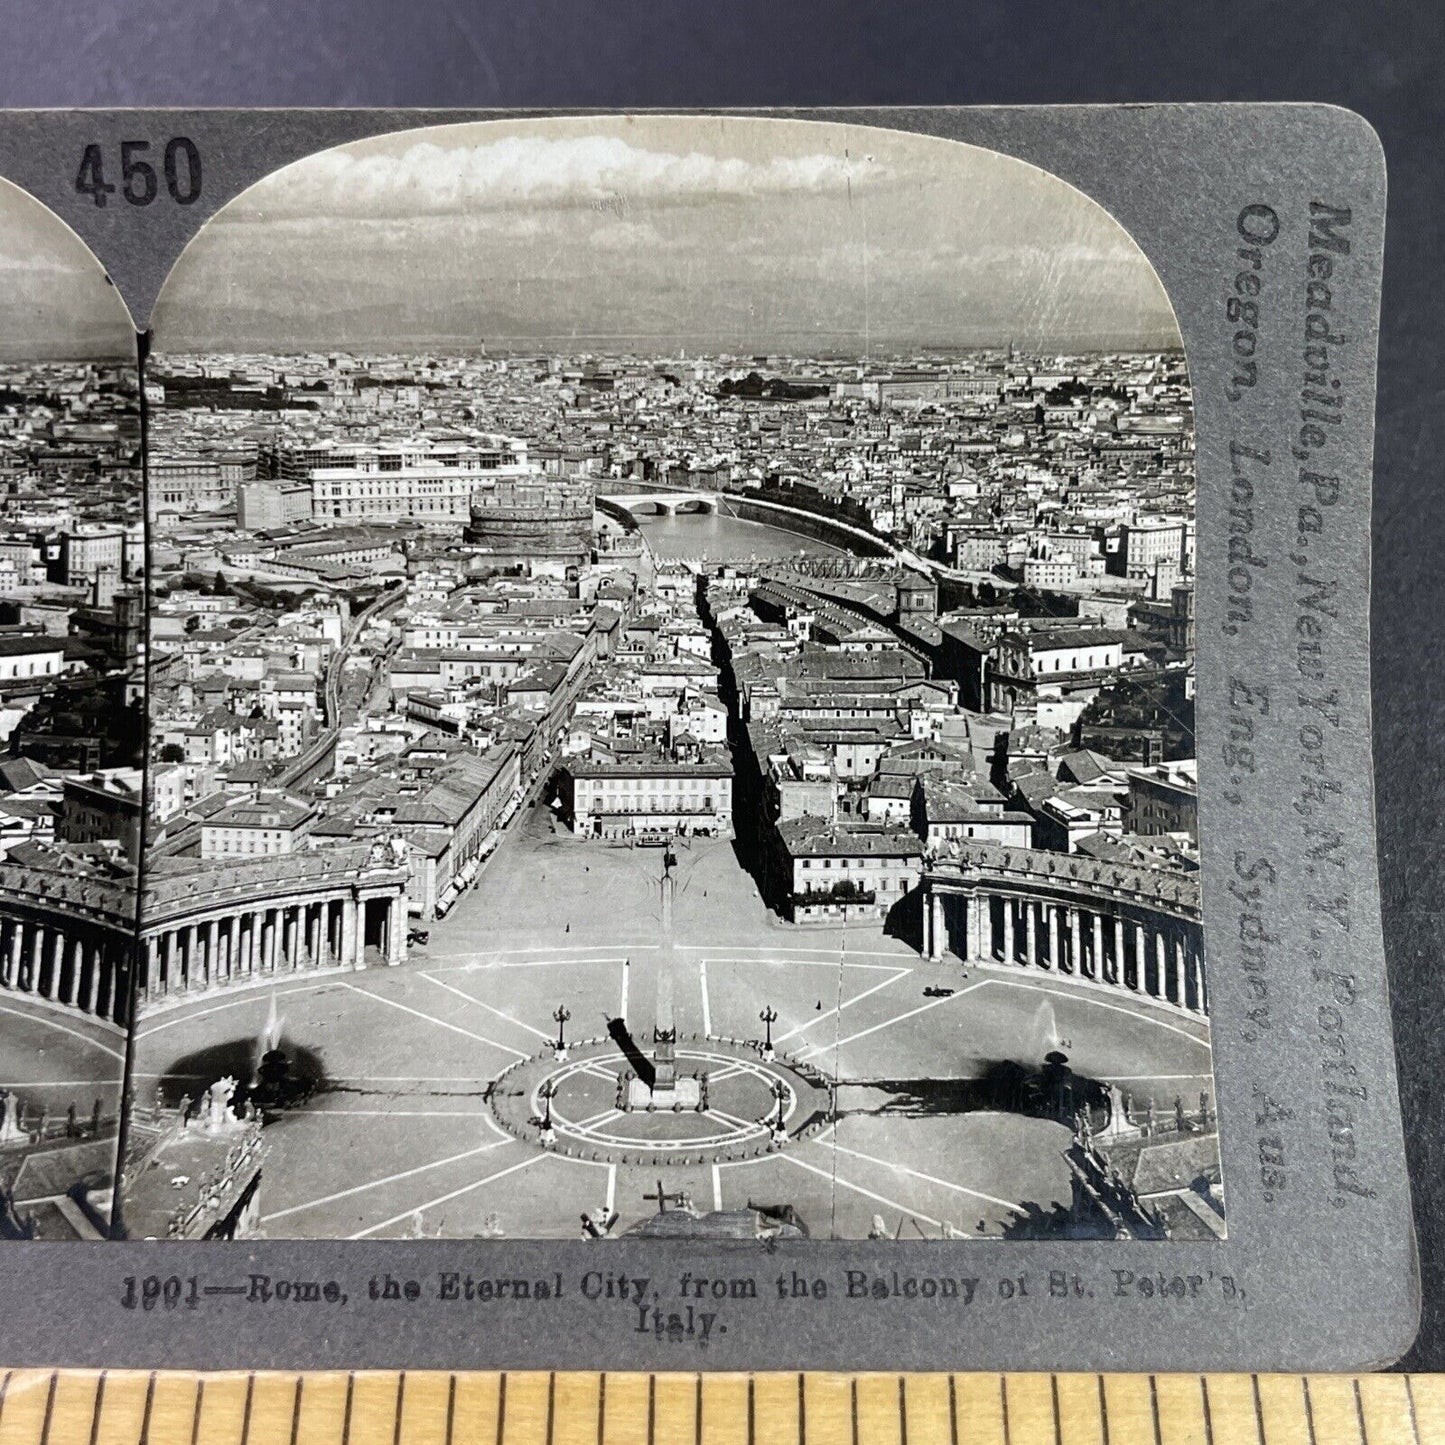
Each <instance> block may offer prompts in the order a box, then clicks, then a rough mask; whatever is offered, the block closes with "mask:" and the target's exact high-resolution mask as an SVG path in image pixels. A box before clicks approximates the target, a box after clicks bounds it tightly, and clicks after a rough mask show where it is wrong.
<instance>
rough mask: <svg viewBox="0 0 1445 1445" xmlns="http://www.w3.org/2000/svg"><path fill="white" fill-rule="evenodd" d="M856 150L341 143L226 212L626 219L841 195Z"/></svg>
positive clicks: (236, 215)
mask: <svg viewBox="0 0 1445 1445" xmlns="http://www.w3.org/2000/svg"><path fill="white" fill-rule="evenodd" d="M885 174H886V167H884V166H883V165H881V164H880V163H879V162H878V161H876V160H874V159H873V158H871V157H870V156H867V155H861V154H860V155H857V156H848V155H844V154H829V153H827V152H821V151H820V152H814V153H812V154H803V155H773V156H768V157H748V156H739V155H730V156H719V155H710V154H706V153H704V152H702V151H697V150H693V151H687V152H674V151H665V150H653V149H647V148H645V147H641V146H636V145H633V144H631V143H630V142H628V141H626V140H624V139H622V138H621V137H618V136H608V135H581V136H564V137H557V138H549V137H544V136H508V137H506V138H504V139H501V140H496V141H491V142H487V143H481V144H476V145H467V144H455V143H453V144H443V143H438V142H435V141H415V142H413V143H411V144H410V145H408V146H406V148H405V149H404V150H400V151H398V152H396V153H394V154H392V153H387V152H386V151H382V150H376V149H368V148H363V147H361V146H349V147H344V148H341V149H337V150H330V151H324V152H322V153H321V154H320V155H315V156H309V157H307V158H306V159H305V160H303V161H298V162H297V163H296V164H295V165H292V166H288V167H286V168H285V169H284V170H281V171H278V172H276V173H275V174H274V175H271V176H269V177H267V178H266V180H264V181H262V182H261V183H260V184H259V185H257V186H256V187H254V188H253V189H252V190H251V191H249V192H248V193H247V194H246V195H245V196H243V197H242V198H241V199H240V200H239V201H237V202H235V203H234V204H233V206H232V207H231V208H230V214H229V215H228V219H237V220H277V219H284V218H286V217H291V216H308V217H315V216H322V215H326V216H337V217H341V216H366V217H383V216H416V215H426V214H433V215H453V214H458V213H466V212H472V213H475V212H477V211H479V210H489V209H504V208H509V207H516V206H533V207H537V206H543V207H583V208H595V209H597V210H600V211H610V212H612V213H613V214H614V215H617V216H619V217H622V218H625V217H626V213H627V210H628V208H629V207H630V206H632V205H634V204H636V205H665V204H668V203H684V204H685V203H690V202H699V201H718V200H729V199H734V200H741V199H748V198H752V197H760V196H781V195H806V194H824V193H832V194H835V195H845V194H846V193H847V191H848V189H849V187H850V186H851V187H853V188H854V189H856V188H859V187H862V186H865V185H868V184H871V183H874V182H876V181H878V180H880V179H882V178H883V176H884V175H885Z"/></svg>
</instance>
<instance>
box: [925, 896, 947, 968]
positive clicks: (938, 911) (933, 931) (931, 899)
mask: <svg viewBox="0 0 1445 1445" xmlns="http://www.w3.org/2000/svg"><path fill="white" fill-rule="evenodd" d="M927 943H928V957H929V958H930V959H931V960H932V961H933V962H934V963H937V962H938V961H939V960H940V959H941V958H942V957H943V944H944V924H943V898H942V897H941V895H939V894H937V893H930V894H929V895H928V940H927Z"/></svg>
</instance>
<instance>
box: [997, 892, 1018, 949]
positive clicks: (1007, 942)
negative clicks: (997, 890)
mask: <svg viewBox="0 0 1445 1445" xmlns="http://www.w3.org/2000/svg"><path fill="white" fill-rule="evenodd" d="M1000 902H1001V903H1002V904H1003V961H1004V962H1005V963H1013V962H1014V961H1015V957H1014V901H1013V899H1012V898H1010V897H1009V895H1008V894H1007V893H1005V894H1004V895H1003V896H1002V898H1001V899H1000Z"/></svg>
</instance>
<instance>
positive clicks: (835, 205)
mask: <svg viewBox="0 0 1445 1445" xmlns="http://www.w3.org/2000/svg"><path fill="white" fill-rule="evenodd" d="M154 324H155V329H156V341H157V345H158V347H159V348H160V349H162V350H169V351H173V352H181V351H198V350H230V349H235V350H277V351H291V350H301V349H310V348H328V347H339V348H349V349H352V350H357V351H365V350H387V349H391V350H405V349H412V348H415V349H425V348H427V347H428V346H437V347H445V346H457V347H461V346H467V347H470V346H475V345H480V344H486V345H487V346H488V347H489V348H492V349H495V350H503V349H509V348H512V349H519V350H521V349H531V348H546V349H555V350H559V351H565V350H568V349H576V350H580V349H592V350H598V351H607V350H634V351H642V352H647V351H653V352H660V353H661V352H673V351H675V350H676V349H677V348H678V347H680V346H681V347H686V348H687V349H688V350H689V351H690V352H707V351H715V350H742V351H763V350H790V349H791V350H796V351H809V350H831V351H835V352H846V353H850V354H864V353H865V352H871V353H880V354H881V353H883V352H886V351H888V350H892V349H898V348H908V347H913V346H916V345H936V346H947V345H950V344H959V345H980V344H984V345H986V344H996V343H1001V342H1003V341H1006V340H1009V339H1012V340H1013V341H1014V342H1015V344H1016V345H1018V346H1020V347H1024V348H1028V349H1032V350H1042V351H1046V352H1047V351H1052V350H1066V349H1070V348H1077V349H1083V348H1088V347H1118V346H1131V345H1137V346H1142V347H1157V346H1170V345H1177V344H1178V330H1177V327H1176V325H1175V322H1174V319H1173V315H1172V313H1171V311H1170V308H1169V304H1168V301H1167V299H1166V297H1165V295H1164V292H1163V289H1162V287H1161V286H1160V284H1159V281H1158V279H1157V277H1156V276H1155V274H1154V271H1153V269H1152V267H1151V266H1150V265H1149V263H1148V262H1147V261H1146V260H1145V259H1144V257H1143V255H1142V254H1141V253H1140V252H1139V250H1138V249H1137V248H1136V247H1135V245H1134V243H1133V242H1132V241H1131V240H1130V239H1129V237H1128V236H1127V235H1126V233H1125V232H1124V231H1123V230H1122V229H1120V227H1119V226H1118V225H1117V224H1116V223H1115V222H1114V221H1113V220H1112V219H1111V218H1110V217H1109V216H1108V215H1107V214H1106V213H1105V212H1104V211H1103V210H1101V209H1100V208H1099V207H1098V206H1096V205H1095V204H1094V203H1093V202H1092V201H1089V200H1088V199H1086V198H1085V197H1084V196H1082V195H1081V194H1080V193H1079V192H1077V191H1075V190H1073V189H1072V188H1071V187H1069V186H1067V185H1065V184H1064V183H1063V182H1061V181H1059V180H1057V179H1056V178H1054V177H1052V176H1049V175H1046V174H1045V173H1043V172H1041V171H1038V170H1036V169H1034V168H1033V167H1031V166H1028V165H1025V164H1024V163H1022V162H1020V161H1016V160H1013V159H1010V158H1007V157H1004V156H1000V155H997V154H995V153H993V152H991V151H984V150H978V149H975V148H973V147H969V146H961V145H958V144H956V143H953V142H949V141H941V140H934V139H930V138H927V137H918V136H910V135H903V134H900V133H897V132H892V131H882V130H875V129H870V128H865V127H856V126H845V125H831V124H830V125H822V124H817V123H809V122H800V121H773V120H758V119H738V118H726V119H725V118H721V117H656V116H645V117H634V118H622V119H612V118H604V119H592V118H581V119H567V120H536V121H505V122H489V123H479V124H465V125H455V126H444V127H438V128H434V129H431V130H426V131H410V132H406V133H403V134H399V135H392V136H387V137H383V138H380V139H376V140H368V141H362V142H358V143H355V144H352V145H348V146H344V147H341V148H339V149H336V150H332V151H328V152H325V153H324V154H321V155H317V156H313V157H310V158H309V159H307V160H304V161H300V162H298V163H297V164H295V165H293V166H290V167H287V168H286V169H284V170H281V171H278V172H276V173H275V174H273V175H272V176H270V177H268V178H267V179H266V180H265V181H262V182H261V183H260V184H259V185H257V186H255V187H253V188H252V189H251V190H250V191H248V192H246V193H245V194H244V195H243V196H241V197H240V198H238V199H237V200H236V201H234V202H232V203H231V204H230V205H229V206H228V207H226V208H225V209H224V210H223V211H222V212H221V213H220V214H219V215H218V216H217V217H216V218H215V219H214V220H212V221H211V222H210V224H209V225H207V226H206V228H205V229H204V230H203V231H202V233H201V234H200V235H199V236H198V237H197V238H196V240H195V241H193V242H192V244H191V246H190V247H189V248H188V249H187V251H186V253H185V254H184V256H183V257H182V258H181V260H180V261H179V262H178V263H177V265H176V267H175V269H174V270H173V272H172V273H171V276H170V279H169V280H168V281H167V283H166V286H165V289H164V291H163V292H162V294H161V298H160V301H159V303H158V305H157V308H156V313H155V317H154Z"/></svg>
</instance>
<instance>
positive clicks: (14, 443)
mask: <svg viewBox="0 0 1445 1445" xmlns="http://www.w3.org/2000/svg"><path fill="white" fill-rule="evenodd" d="M144 562H145V539H144V517H143V497H142V471H141V428H140V405H139V388H138V383H137V374H136V362H135V332H134V330H133V328H132V326H131V323H130V318H129V316H128V315H127V314H126V309H125V307H124V305H123V304H122V303H121V301H120V299H119V297H118V296H117V295H116V293H115V291H114V289H113V288H112V287H111V286H110V283H109V282H108V281H107V280H106V277H105V274H104V272H103V271H102V269H101V267H100V265H99V264H98V263H97V262H96V260H95V258H94V256H92V255H91V254H90V252H89V250H88V249H87V248H86V247H85V246H84V245H83V244H82V242H81V241H80V240H79V239H78V238H77V237H76V236H75V234H74V233H73V232H72V231H70V230H69V229H68V228H67V227H66V226H65V225H64V224H63V223H62V222H61V221H60V220H59V219H58V218H57V217H56V216H55V215H54V214H53V213H52V212H50V211H49V210H47V209H46V208H45V207H44V206H42V205H40V204H39V202H37V201H34V200H32V199H31V198H30V197H29V196H27V195H25V194H24V193H23V192H21V191H19V190H17V189H15V188H14V187H12V186H10V185H9V184H8V183H5V182H0V1241H5V1240H29V1239H44V1240H76V1239H90V1240H94V1239H102V1238H105V1237H106V1236H107V1234H108V1233H109V1232H110V1227H111V1207H112V1193H113V1183H114V1174H115V1159H116V1148H117V1135H118V1131H119V1124H120V1118H121V1085H122V1078H123V1073H124V1063H125V1047H126V1032H125V1030H126V1025H127V1022H128V1019H129V1010H130V1003H131V982H132V969H133V960H134V956H135V950H136V936H137V935H136V929H137V889H136V865H137V861H138V858H139V854H140V845H141V831H142V786H143V783H142V765H143V761H144V751H145V706H144V690H143V684H144V678H143V666H144V654H145V627H144V605H145V599H144V570H145V569H144Z"/></svg>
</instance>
